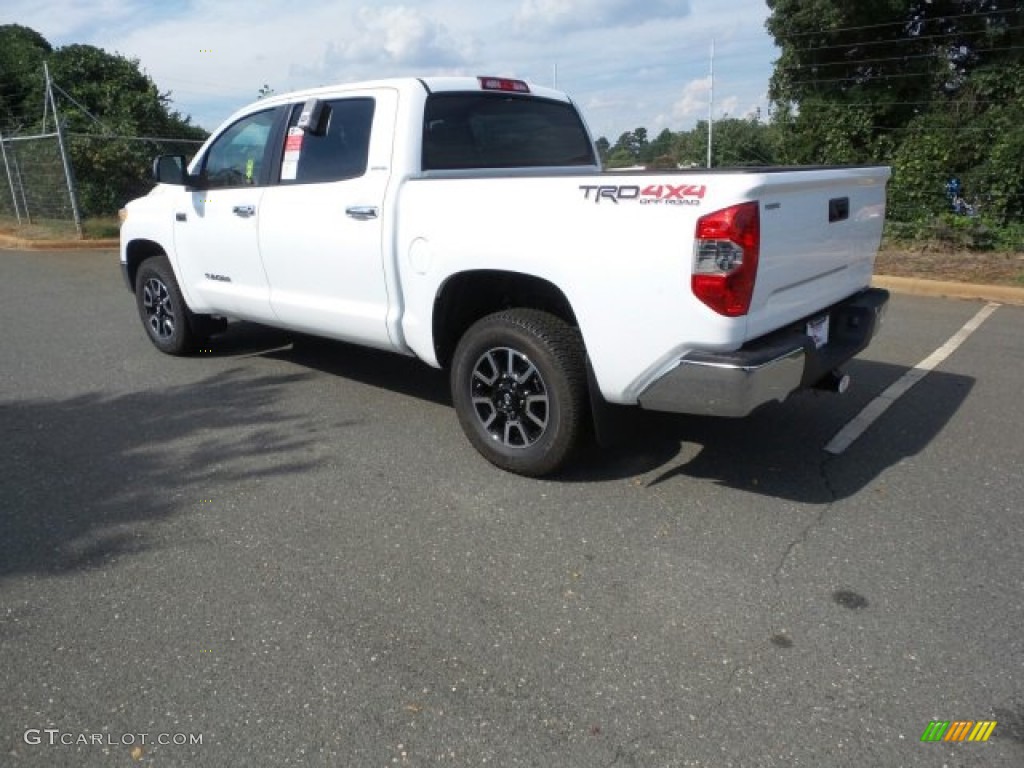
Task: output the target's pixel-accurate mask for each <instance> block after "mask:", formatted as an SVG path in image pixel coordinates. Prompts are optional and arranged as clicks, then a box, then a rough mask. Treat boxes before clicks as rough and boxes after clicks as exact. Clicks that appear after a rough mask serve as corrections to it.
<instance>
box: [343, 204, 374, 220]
mask: <svg viewBox="0 0 1024 768" xmlns="http://www.w3.org/2000/svg"><path fill="white" fill-rule="evenodd" d="M345 215H346V216H349V217H351V218H353V219H356V220H357V221H369V220H370V219H376V218H377V206H375V205H353V206H350V207H348V208H346V209H345Z"/></svg>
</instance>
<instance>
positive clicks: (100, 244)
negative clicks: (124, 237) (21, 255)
mask: <svg viewBox="0 0 1024 768" xmlns="http://www.w3.org/2000/svg"><path fill="white" fill-rule="evenodd" d="M119 246H120V241H119V240H117V239H116V238H108V239H105V240H26V239H24V238H21V237H15V236H14V235H0V250H10V251H74V250H82V251H92V250H98V249H102V248H115V249H116V248H118V247H119Z"/></svg>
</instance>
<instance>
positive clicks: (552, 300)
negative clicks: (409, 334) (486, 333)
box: [433, 270, 577, 367]
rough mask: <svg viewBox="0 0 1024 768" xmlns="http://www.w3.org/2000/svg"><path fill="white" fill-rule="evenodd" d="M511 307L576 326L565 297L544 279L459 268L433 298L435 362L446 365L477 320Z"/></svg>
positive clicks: (517, 273) (515, 273)
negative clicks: (549, 314) (538, 312)
mask: <svg viewBox="0 0 1024 768" xmlns="http://www.w3.org/2000/svg"><path fill="white" fill-rule="evenodd" d="M513 307H524V308H530V309H539V310H543V311H545V312H550V313H551V314H552V315H555V316H556V317H560V318H561V319H562V320H564V321H565V322H567V323H568V324H569V325H571V326H574V327H576V326H577V322H576V315H575V313H574V312H573V311H572V306H571V305H570V304H569V300H568V299H567V298H566V296H565V294H564V293H562V291H561V290H560V289H559V288H558V287H557V286H556V285H554V284H553V283H550V282H548V281H547V280H543V279H541V278H539V277H534V276H532V275H524V274H521V273H519V272H501V271H497V270H477V271H472V272H462V273H460V274H457V275H453V276H452V277H450V278H449V279H448V280H447V282H445V284H444V285H443V286H442V287H441V290H440V292H439V293H438V295H437V298H436V299H435V300H434V320H433V331H434V352H435V353H436V355H437V360H438V362H439V363H440V364H441V365H442V366H444V367H447V366H448V364H449V363H450V362H451V359H452V355H453V354H454V352H455V347H456V345H457V344H458V343H459V339H460V338H462V335H463V334H464V333H465V332H466V329H468V328H469V326H471V325H472V324H473V323H475V322H476V321H477V320H479V319H480V318H482V317H484V316H486V315H489V314H491V313H493V312H500V311H501V310H503V309H511V308H513Z"/></svg>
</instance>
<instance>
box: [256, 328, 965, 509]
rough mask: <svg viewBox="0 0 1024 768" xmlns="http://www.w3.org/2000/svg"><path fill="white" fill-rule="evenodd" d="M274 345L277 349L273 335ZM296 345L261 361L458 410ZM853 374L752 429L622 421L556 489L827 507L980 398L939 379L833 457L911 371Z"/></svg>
mask: <svg viewBox="0 0 1024 768" xmlns="http://www.w3.org/2000/svg"><path fill="white" fill-rule="evenodd" d="M247 333H248V332H247ZM269 333H270V334H271V335H274V334H277V332H274V331H270V332H269ZM274 338H275V339H276V340H279V339H278V337H277V336H276V335H275V336H274ZM291 338H292V340H293V343H292V344H291V345H290V346H283V347H280V348H276V347H275V348H272V349H271V348H269V345H268V348H267V351H266V352H264V353H262V354H264V355H265V356H267V357H271V358H275V359H279V360H287V361H290V362H293V363H295V364H297V365H300V366H302V367H304V368H309V369H314V370H318V371H321V372H324V373H328V374H330V375H334V376H342V377H345V378H347V379H352V380H354V381H358V382H360V383H362V384H365V385H368V386H372V387H379V388H381V389H385V390H389V391H394V392H398V393H401V394H404V395H407V396H410V397H415V398H420V399H423V400H426V401H429V402H432V403H437V404H441V405H448V406H450V405H451V396H450V394H449V391H448V377H447V374H446V372H444V371H438V370H435V369H433V368H430V367H428V366H426V365H424V364H423V363H421V362H419V361H417V360H415V359H413V358H406V357H401V356H399V355H395V354H392V353H388V352H381V351H377V350H372V349H367V348H364V347H359V346H355V345H350V344H344V343H342V342H334V341H329V340H323V339H317V338H314V337H305V336H296V335H293V336H292V337H291ZM268 339H269V337H268ZM275 343H276V341H275ZM256 346H258V345H256ZM846 370H847V372H848V373H850V374H851V376H852V379H853V382H854V383H853V387H852V388H851V391H850V392H848V393H847V394H845V395H834V394H830V393H825V392H817V391H805V392H799V393H797V394H795V395H793V396H792V397H790V398H789V399H788V400H787V401H786V402H785V403H773V404H769V405H766V406H764V407H762V408H760V409H759V410H757V411H756V412H754V413H753V414H751V415H750V416H748V417H747V418H744V419H723V418H712V417H698V416H680V415H674V414H665V413H654V412H645V411H642V410H640V409H637V408H620V409H615V410H616V421H617V422H618V427H619V429H618V430H617V434H616V439H615V441H614V443H613V445H611V446H610V447H594V448H591V449H588V450H586V451H584V452H583V455H581V456H580V457H579V458H578V459H577V461H576V462H575V463H574V465H573V466H572V467H570V468H569V469H567V470H566V471H564V472H562V473H560V474H558V475H556V476H554V477H552V478H549V481H555V482H568V483H595V482H606V481H610V480H619V479H637V478H643V479H644V480H645V481H646V484H647V485H648V486H650V487H654V486H658V485H661V484H664V483H670V482H673V481H677V480H681V479H690V480H700V481H707V482H713V483H716V484H719V485H723V486H726V487H730V488H736V489H741V490H745V491H748V492H750V493H755V494H761V495H765V496H770V497H776V498H783V499H789V500H793V501H798V502H803V503H810V504H827V503H830V502H832V501H835V500H837V499H839V498H845V497H848V496H852V495H854V494H855V493H857V492H858V491H859V490H860V489H861V488H863V487H864V486H865V485H866V484H868V483H870V482H871V481H872V480H873V479H874V478H876V477H878V475H879V474H881V473H882V472H884V471H885V470H886V469H887V468H888V467H891V466H893V465H895V464H897V463H899V462H900V461H902V460H904V459H906V458H907V457H910V456H914V455H916V454H918V453H920V452H921V451H922V450H924V449H925V448H926V447H927V446H928V445H929V443H931V442H932V440H934V439H935V437H936V436H937V435H938V434H939V433H940V432H941V431H942V429H943V428H944V427H945V425H946V424H947V423H948V421H949V420H950V419H951V418H952V417H953V416H954V415H955V414H956V412H957V411H958V410H959V409H960V406H961V405H962V403H963V401H964V400H965V399H966V398H967V396H968V394H969V393H970V391H971V389H972V388H973V386H974V379H973V378H969V377H965V376H960V375H956V374H950V373H944V372H940V371H935V372H932V373H931V374H929V375H928V376H927V377H925V378H924V379H923V380H922V381H921V382H919V383H918V384H917V385H916V386H915V387H913V388H912V389H911V390H910V391H909V392H908V393H907V394H906V395H904V396H903V397H902V398H901V399H900V400H899V401H897V402H896V403H895V405H893V407H892V408H890V409H889V411H887V412H886V413H885V414H884V415H883V416H882V418H881V419H880V420H879V421H878V422H877V423H876V424H875V425H874V426H872V427H871V428H870V429H869V430H868V431H867V432H866V433H865V434H864V435H863V436H862V437H861V438H860V439H859V440H857V441H856V442H855V443H854V444H853V445H852V446H851V447H850V448H849V449H848V450H847V451H845V452H844V453H842V454H841V455H832V454H830V453H827V452H825V450H824V447H825V445H826V444H828V442H829V441H830V440H831V439H832V437H833V436H834V435H835V434H836V433H837V432H838V431H839V430H840V429H841V428H842V427H843V426H844V425H846V424H847V423H848V422H849V421H850V420H851V419H853V418H854V417H855V416H856V415H857V414H858V413H860V411H861V410H862V409H863V408H864V407H865V406H866V405H867V404H868V403H869V402H871V401H872V400H873V399H874V398H875V397H876V396H877V395H879V394H880V393H881V392H883V391H884V390H885V388H886V387H888V386H889V385H890V384H892V383H893V382H894V381H896V380H897V379H899V377H901V376H902V375H903V374H904V373H906V371H907V369H906V368H905V367H903V366H897V365H891V364H886V363H879V362H873V361H868V360H854V361H853V362H851V363H850V365H848V366H847V369H846ZM452 418H453V419H454V418H455V415H454V412H453V414H452Z"/></svg>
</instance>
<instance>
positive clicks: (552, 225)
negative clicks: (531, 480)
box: [120, 77, 889, 476]
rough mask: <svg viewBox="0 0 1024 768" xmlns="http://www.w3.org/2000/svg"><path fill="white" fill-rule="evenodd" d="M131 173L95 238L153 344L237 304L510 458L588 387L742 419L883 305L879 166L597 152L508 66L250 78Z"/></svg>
mask: <svg viewBox="0 0 1024 768" xmlns="http://www.w3.org/2000/svg"><path fill="white" fill-rule="evenodd" d="M154 178H155V181H156V182H157V184H156V186H155V187H154V189H153V190H152V191H151V192H150V193H149V194H148V195H147V196H145V197H143V198H140V199H137V200H134V201H132V202H130V203H128V204H127V206H126V207H125V209H124V210H123V211H122V226H121V244H120V259H121V268H122V271H123V274H124V277H125V280H126V282H127V285H128V287H129V289H130V290H131V291H132V292H133V293H134V294H135V301H136V304H137V307H138V313H139V316H140V318H141V320H142V324H143V326H144V328H145V330H146V333H147V334H148V336H149V339H150V341H152V343H153V344H154V345H155V346H156V347H157V349H159V350H160V351H162V352H165V353H167V354H170V355H185V354H188V353H190V352H192V351H193V350H195V349H196V347H197V345H199V344H203V343H206V341H207V339H208V338H209V337H210V336H211V335H215V334H217V333H219V332H221V331H223V330H224V329H225V327H226V325H227V322H228V320H229V319H237V320H246V321H253V322H257V323H262V324H265V325H269V326H276V327H279V328H283V329H289V330H292V331H296V332H300V333H304V334H314V335H319V336H323V337H329V338H331V339H338V340H342V341H345V342H350V343H353V344H361V345H366V346H369V347H375V348H378V349H382V350H389V351H391V352H396V353H399V354H403V355H409V356H414V357H417V358H419V359H420V360H421V361H423V362H424V363H425V364H427V365H430V366H434V367H438V368H445V369H447V370H448V371H449V372H450V384H451V396H452V401H453V404H454V409H455V412H456V414H457V416H458V419H459V422H460V424H461V426H462V429H463V431H464V432H465V434H466V436H467V437H468V439H469V441H470V442H471V443H472V445H473V446H474V447H475V448H476V449H477V450H478V451H479V452H480V453H481V454H482V455H483V456H484V457H485V458H486V459H487V460H489V461H490V462H492V463H493V464H495V465H497V466H499V467H501V468H503V469H505V470H509V471H511V472H515V473H519V474H523V475H528V476H541V475H545V474H548V473H551V472H554V471H556V470H558V469H559V468H561V467H563V466H564V465H565V464H566V462H567V461H569V460H570V459H571V457H572V454H573V452H574V450H575V449H576V448H577V447H578V446H579V444H580V443H581V442H582V441H583V440H585V439H586V436H587V435H588V434H592V432H593V430H592V429H591V428H592V426H593V421H594V415H595V414H599V413H601V412H602V410H603V411H604V412H607V411H608V410H609V409H608V407H607V404H617V405H632V406H638V407H640V408H644V409H650V410H654V411H665V412H673V413H683V414H702V415H715V416H724V417H741V416H744V415H746V414H748V413H750V412H751V411H752V410H754V409H755V408H758V407H759V406H761V405H763V404H766V403H769V402H772V401H782V400H784V399H785V398H786V397H787V396H788V395H789V394H790V393H792V392H794V391H796V390H798V389H801V388H807V387H821V388H827V389H831V390H834V391H842V390H843V389H845V387H846V385H847V383H848V381H849V379H848V377H847V376H846V375H845V374H844V373H843V372H842V366H843V365H844V364H845V363H847V362H848V361H849V360H850V359H851V358H852V357H853V356H855V355H856V354H858V353H859V352H861V351H862V350H863V349H864V348H865V347H866V346H867V345H868V344H869V342H870V341H871V339H872V337H873V336H874V335H875V333H876V331H877V330H878V329H879V326H880V324H881V321H882V317H883V314H884V310H885V308H886V304H887V302H888V294H887V293H886V292H885V291H882V290H878V289H873V288H871V287H870V281H871V276H872V270H873V267H874V259H875V255H876V252H877V249H878V245H879V241H880V238H881V233H882V224H883V220H884V218H885V187H886V182H887V180H888V178H889V169H888V168H885V167H855V168H827V167H821V168H745V169H731V170H714V171H711V170H682V171H676V172H664V171H630V172H625V173H604V172H602V168H601V165H600V160H599V158H598V154H597V152H596V150H595V147H594V143H593V141H592V138H591V136H590V133H589V131H588V129H587V127H586V124H585V122H584V120H583V118H582V116H581V114H580V112H579V110H578V109H577V108H576V106H575V105H574V103H573V102H572V100H571V99H570V98H569V97H567V96H566V95H565V94H563V93H561V92H558V91H555V90H551V89H548V88H543V87H538V86H536V85H533V84H529V83H527V82H525V81H522V80H515V79H510V78H502V77H479V78H470V77H424V78H418V79H417V78H408V79H394V80H381V81H374V82H365V83H358V84H351V85H339V86H332V87H325V88H318V89H315V90H306V91H301V92H296V93H291V94H285V95H279V96H274V97H272V98H267V99H263V100H260V101H258V102H256V103H254V104H251V105H249V106H247V107H245V108H243V109H241V110H240V111H238V112H236V113H235V114H233V115H232V116H231V117H230V118H229V119H228V120H227V121H226V122H225V123H224V124H223V125H222V126H221V127H220V128H219V129H218V130H217V131H215V132H214V133H213V134H212V135H211V137H210V138H209V139H208V140H207V141H206V143H205V144H204V145H203V146H202V147H201V148H200V149H199V151H198V153H197V154H196V156H195V157H194V158H193V159H192V161H191V163H189V164H186V161H185V158H184V157H182V156H171V155H166V156H162V157H159V158H157V159H156V160H155V161H154ZM338 353H339V354H344V352H343V347H339V352H338Z"/></svg>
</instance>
